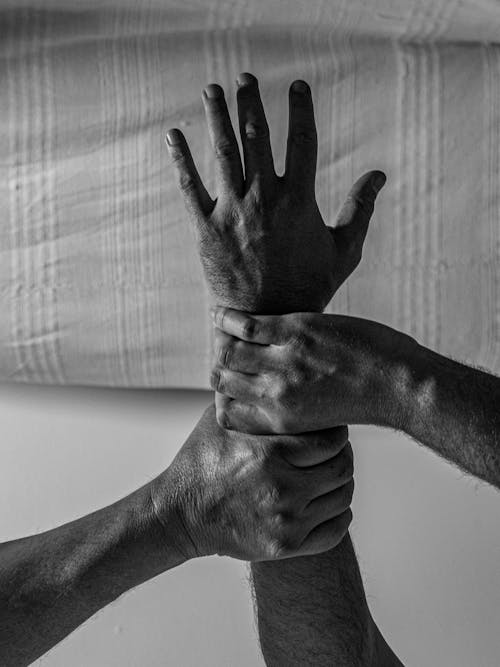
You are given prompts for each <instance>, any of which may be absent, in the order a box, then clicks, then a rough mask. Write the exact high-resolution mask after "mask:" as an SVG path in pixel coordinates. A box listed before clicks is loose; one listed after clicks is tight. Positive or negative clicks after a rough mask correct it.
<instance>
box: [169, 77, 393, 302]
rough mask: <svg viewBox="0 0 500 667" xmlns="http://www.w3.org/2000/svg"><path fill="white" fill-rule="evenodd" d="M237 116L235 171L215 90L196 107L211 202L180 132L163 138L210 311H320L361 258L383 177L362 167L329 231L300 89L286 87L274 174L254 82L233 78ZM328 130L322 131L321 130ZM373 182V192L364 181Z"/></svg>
mask: <svg viewBox="0 0 500 667" xmlns="http://www.w3.org/2000/svg"><path fill="white" fill-rule="evenodd" d="M238 79H239V80H240V81H241V82H242V83H241V85H240V87H239V88H238V91H237V101H238V117H239V128H240V135H241V142H242V146H243V157H244V169H245V173H243V168H242V164H241V159H240V152H239V148H238V144H237V141H236V136H235V133H234V130H233V127H232V124H231V118H230V116H229V113H228V109H227V105H226V102H225V99H224V90H223V89H222V88H221V87H220V86H218V85H216V84H210V85H209V86H208V87H207V89H206V90H207V91H208V92H209V95H210V96H209V97H206V96H205V94H204V95H203V104H204V107H205V114H206V118H207V123H208V130H209V134H210V139H211V142H212V145H213V148H214V152H215V164H214V166H215V173H216V184H217V197H216V199H215V200H212V199H211V197H210V196H209V194H208V192H207V191H206V189H205V187H204V185H203V183H202V181H201V179H200V176H199V174H198V172H197V169H196V167H195V165H194V162H193V158H192V156H191V152H190V150H189V147H188V145H187V143H186V139H185V138H184V135H183V134H182V132H180V130H178V129H173V130H170V131H169V132H168V134H167V145H168V137H170V138H172V140H173V141H174V142H175V143H174V145H172V146H169V150H170V154H171V158H172V161H173V164H174V166H175V173H176V176H177V181H178V184H179V187H180V190H181V192H182V195H183V198H184V202H185V205H186V208H187V210H188V212H189V217H190V218H191V220H192V222H193V223H194V227H195V229H196V233H197V239H198V248H199V252H200V258H201V262H202V265H203V268H204V272H205V277H206V279H207V281H208V284H209V286H210V288H211V290H212V292H213V295H214V297H215V300H216V302H217V303H218V304H219V305H223V306H230V307H233V308H240V309H242V310H247V311H249V312H258V313H263V314H265V313H276V312H277V311H276V302H278V303H280V312H281V313H287V312H292V311H298V310H308V311H310V310H315V311H322V310H323V309H324V308H325V306H326V305H327V304H328V303H329V301H330V300H331V298H332V296H333V294H334V293H335V292H336V290H337V289H338V288H339V286H340V285H341V284H342V283H343V282H344V280H346V278H347V277H348V276H349V275H350V274H351V273H352V271H354V269H355V268H356V266H357V265H358V264H359V262H360V259H361V252H362V248H363V242H364V239H365V236H366V232H367V229H368V223H369V220H370V218H371V216H372V214H373V208H374V201H375V197H376V193H377V192H378V190H379V189H380V188H381V187H382V185H383V184H384V182H385V175H384V174H383V173H382V172H379V171H370V172H368V173H366V174H364V175H363V176H361V178H359V179H358V180H357V181H356V183H355V184H354V186H353V187H352V189H351V191H350V192H349V194H348V196H347V199H346V201H345V204H344V206H343V208H342V210H341V212H340V214H339V216H338V218H337V220H336V222H335V224H334V226H333V227H327V226H326V225H325V223H324V221H323V218H322V216H321V213H320V211H319V209H318V206H317V203H316V198H315V177H316V159H317V134H316V126H315V120H314V110H313V101H312V97H311V91H310V89H309V86H308V85H307V84H306V83H305V82H295V83H302V84H303V86H304V88H305V90H304V92H303V93H301V92H297V91H296V90H295V86H294V85H292V86H291V88H290V91H289V125H288V142H287V152H286V166H285V173H284V175H283V176H277V175H276V173H275V170H274V162H273V156H272V152H271V143H270V139H269V128H268V125H267V120H266V116H265V113H264V109H263V106H262V101H261V98H260V94H259V88H258V82H257V79H256V78H255V77H254V76H253V75H251V74H248V73H244V74H240V76H239V77H238ZM328 131H329V128H328ZM376 176H378V177H379V178H380V179H381V182H380V183H379V184H378V186H377V187H375V188H374V185H373V182H372V181H373V177H376Z"/></svg>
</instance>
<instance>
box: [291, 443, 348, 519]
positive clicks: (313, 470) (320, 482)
mask: <svg viewBox="0 0 500 667" xmlns="http://www.w3.org/2000/svg"><path fill="white" fill-rule="evenodd" d="M289 474H290V475H291V479H292V480H293V483H294V488H296V489H298V490H300V497H301V498H302V499H303V500H304V502H305V506H304V512H305V513H306V515H307V516H313V511H314V508H315V507H316V506H315V505H314V504H311V503H314V501H315V500H316V499H317V498H322V497H326V496H327V495H328V494H329V493H332V492H333V491H336V490H337V489H339V488H343V487H344V486H345V485H346V484H348V483H350V482H351V481H352V478H353V474H354V467H353V457H352V448H351V445H350V443H349V444H348V446H346V447H344V449H343V450H342V452H340V454H337V456H333V457H332V458H331V459H328V461H323V462H322V463H318V464H317V465H315V466H310V467H308V468H297V469H296V470H291V471H290V473H289ZM342 509H345V507H344V508H342Z"/></svg>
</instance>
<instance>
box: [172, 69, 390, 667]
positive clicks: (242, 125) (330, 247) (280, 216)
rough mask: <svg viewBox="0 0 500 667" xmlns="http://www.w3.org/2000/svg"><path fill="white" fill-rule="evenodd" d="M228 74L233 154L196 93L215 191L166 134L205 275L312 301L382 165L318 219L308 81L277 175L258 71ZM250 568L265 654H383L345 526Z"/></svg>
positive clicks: (295, 657) (338, 265)
mask: <svg viewBox="0 0 500 667" xmlns="http://www.w3.org/2000/svg"><path fill="white" fill-rule="evenodd" d="M238 84H239V88H238V91H237V102H238V120H239V129H240V136H241V143H242V148H243V163H244V164H243V165H242V163H241V157H240V153H239V147H238V144H237V141H236V136H235V133H234V130H233V127H232V123H231V119H230V116H229V112H228V109H227V105H226V102H225V98H224V91H223V89H222V88H221V87H220V86H218V85H216V84H210V85H209V86H207V88H206V89H205V91H204V96H203V103H204V106H205V113H206V117H207V124H208V130H209V134H210V139H211V142H212V145H213V148H214V152H215V163H214V168H215V176H216V186H217V197H216V199H215V200H213V199H212V198H211V197H210V195H209V194H208V192H207V190H206V188H205V186H204V184H203V182H202V180H201V178H200V175H199V173H198V171H197V169H196V167H195V164H194V161H193V157H192V155H191V152H190V150H189V147H188V145H187V142H186V139H185V137H184V135H183V134H182V132H180V130H178V129H177V128H173V129H172V130H170V131H169V132H168V134H167V143H168V144H169V150H170V155H171V158H172V162H173V165H174V167H175V173H176V177H177V181H178V184H179V188H180V190H181V192H182V195H183V198H184V201H185V204H186V208H187V210H188V211H189V217H190V219H191V222H192V224H193V225H194V227H195V230H196V234H197V241H198V250H199V254H200V259H201V262H202V265H203V269H204V273H205V277H206V279H207V282H208V284H209V286H210V288H211V291H212V293H213V295H214V297H215V302H216V304H217V305H219V306H225V307H232V308H239V309H242V310H245V311H247V312H249V313H291V312H294V311H300V310H312V311H316V312H320V311H321V310H323V309H324V308H325V306H326V305H327V304H328V303H329V301H330V299H331V297H332V296H333V294H334V293H335V292H336V290H337V289H338V287H339V286H340V285H341V284H342V283H343V282H344V280H345V279H346V278H347V277H348V276H349V275H350V274H351V273H352V271H354V269H355V268H356V266H357V265H358V264H359V261H360V260H361V251H362V247H363V242H364V239H365V236H366V232H367V229H368V223H369V220H370V217H371V215H372V213H373V209H374V202H375V197H376V194H377V192H378V191H379V190H380V188H381V187H382V185H383V183H384V182H385V175H384V174H382V173H381V172H368V173H366V174H365V175H363V176H362V177H361V178H360V179H358V181H356V183H355V184H354V186H353V187H352V189H351V191H350V193H349V194H348V196H347V200H346V202H345V204H344V206H343V207H342V209H341V211H340V213H339V215H338V217H337V220H336V224H335V226H334V227H327V226H326V225H325V223H324V221H323V218H322V216H321V213H320V211H319V208H318V206H317V203H316V199H315V194H314V181H315V174H316V159H317V133H316V127H315V122H314V113H313V103H312V96H311V91H310V89H309V87H308V86H307V84H306V83H305V82H303V81H296V82H294V84H293V85H292V86H291V87H290V90H289V133H288V141H287V152H286V160H285V173H284V175H283V176H277V175H276V173H275V170H274V163H273V157H272V150H271V142H270V136H269V127H268V124H267V120H266V117H265V113H264V109H263V105H262V100H261V98H260V93H259V88H258V82H257V79H256V78H255V77H254V76H253V75H250V74H248V73H243V74H240V76H239V77H238ZM297 84H298V85H297ZM243 167H244V169H243ZM214 388H215V389H217V387H214ZM229 402H230V394H226V392H224V390H219V391H218V393H216V406H217V419H218V421H219V423H220V425H221V426H225V422H224V417H225V411H226V409H227V406H228V403H229ZM342 423H345V422H342ZM304 430H305V429H304ZM264 433H265V431H264ZM251 569H252V578H253V582H254V587H255V597H256V603H257V611H258V627H259V635H260V640H261V646H262V651H263V653H264V657H265V660H266V662H267V664H268V665H282V666H283V667H292V666H294V665H301V666H304V665H315V667H321V665H323V664H325V665H326V664H328V665H332V664H339V665H347V664H348V665H356V664H359V665H368V664H380V665H382V664H383V665H385V666H387V667H388V666H389V665H391V664H393V663H391V662H390V661H389V660H385V661H383V662H382V661H380V662H378V663H377V662H375V660H376V659H377V658H376V656H377V650H378V646H379V644H380V645H381V642H378V641H377V637H378V636H379V635H378V633H377V630H376V627H375V624H374V623H373V621H372V619H371V616H370V614H369V611H368V607H367V604H366V599H365V594H364V591H363V585H362V581H361V577H360V574H359V569H358V565H357V562H356V557H355V554H354V550H353V547H352V543H351V540H350V538H349V536H347V537H345V539H344V540H342V542H341V543H340V544H338V546H337V547H336V548H334V549H333V550H330V551H328V552H325V553H324V554H322V555H321V556H307V557H299V558H291V559H287V562H286V563H284V562H258V563H257V562H253V563H252V565H251ZM318 655H321V656H322V657H321V658H319V657H317V656H318ZM353 655H356V656H357V657H356V659H354V658H353ZM394 664H399V663H394Z"/></svg>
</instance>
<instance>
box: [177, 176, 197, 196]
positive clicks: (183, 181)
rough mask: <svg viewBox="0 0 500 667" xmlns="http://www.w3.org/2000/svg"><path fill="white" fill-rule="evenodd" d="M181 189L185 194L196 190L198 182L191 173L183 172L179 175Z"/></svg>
mask: <svg viewBox="0 0 500 667" xmlns="http://www.w3.org/2000/svg"><path fill="white" fill-rule="evenodd" d="M179 187H180V189H181V190H182V191H183V192H188V193H189V192H193V191H194V190H196V181H195V179H194V178H193V176H192V175H191V174H190V173H189V172H187V171H182V172H181V173H180V174H179Z"/></svg>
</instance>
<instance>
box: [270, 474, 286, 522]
mask: <svg viewBox="0 0 500 667" xmlns="http://www.w3.org/2000/svg"><path fill="white" fill-rule="evenodd" d="M286 495H287V491H286V488H285V486H284V485H283V484H282V483H281V482H278V481H275V482H274V483H273V484H271V486H270V487H269V489H268V501H269V505H270V507H272V508H274V507H280V506H281V505H282V504H283V502H284V500H285V498H286ZM277 516H281V512H280V513H278V515H277Z"/></svg>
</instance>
